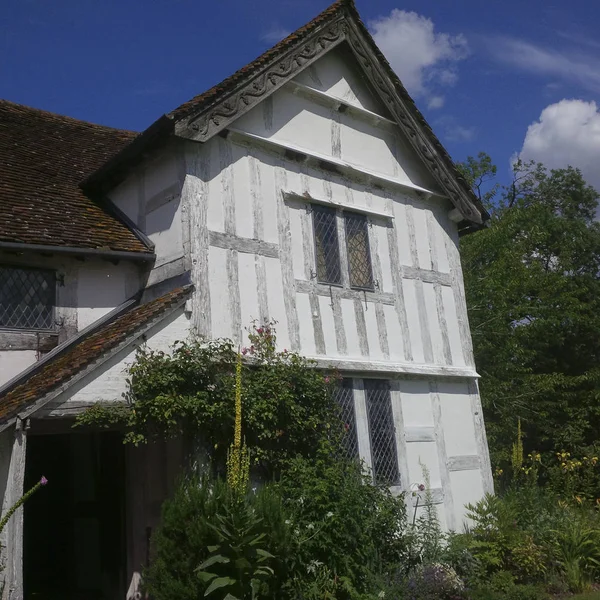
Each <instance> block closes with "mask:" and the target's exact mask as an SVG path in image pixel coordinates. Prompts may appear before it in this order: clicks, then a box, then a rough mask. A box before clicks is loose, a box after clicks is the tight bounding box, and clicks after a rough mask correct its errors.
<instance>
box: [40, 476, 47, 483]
mask: <svg viewBox="0 0 600 600" xmlns="http://www.w3.org/2000/svg"><path fill="white" fill-rule="evenodd" d="M40 483H41V484H42V485H46V484H47V483H48V480H47V479H46V478H45V477H44V476H43V475H42V478H41V479H40Z"/></svg>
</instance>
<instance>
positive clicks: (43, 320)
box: [0, 266, 56, 329]
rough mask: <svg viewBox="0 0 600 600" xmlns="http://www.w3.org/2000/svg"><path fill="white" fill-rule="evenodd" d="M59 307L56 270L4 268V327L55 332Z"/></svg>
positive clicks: (0, 323) (0, 315)
mask: <svg viewBox="0 0 600 600" xmlns="http://www.w3.org/2000/svg"><path fill="white" fill-rule="evenodd" d="M55 304H56V276H55V274H54V272H53V271H45V270H41V269H25V268H16V267H7V266H0V327H7V328H12V329H52V328H53V326H54V305H55Z"/></svg>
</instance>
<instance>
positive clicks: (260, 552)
mask: <svg viewBox="0 0 600 600" xmlns="http://www.w3.org/2000/svg"><path fill="white" fill-rule="evenodd" d="M256 554H258V555H259V556H262V557H264V558H275V557H274V556H273V555H272V554H271V553H270V552H267V551H266V550H263V549H262V548H257V549H256Z"/></svg>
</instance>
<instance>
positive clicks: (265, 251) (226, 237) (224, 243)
mask: <svg viewBox="0 0 600 600" xmlns="http://www.w3.org/2000/svg"><path fill="white" fill-rule="evenodd" d="M208 240H209V244H210V245H211V246H216V247H217V248H223V249H225V250H235V251H236V252H243V253H245V254H258V255H259V256H266V257H268V258H279V245H278V244H273V243H271V242H264V241H262V240H253V239H250V238H244V237H239V236H237V235H232V234H230V233H221V232H220V231H209V232H208Z"/></svg>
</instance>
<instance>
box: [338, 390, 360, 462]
mask: <svg viewBox="0 0 600 600" xmlns="http://www.w3.org/2000/svg"><path fill="white" fill-rule="evenodd" d="M334 397H335V400H336V402H337V405H338V407H339V411H340V418H341V421H342V424H343V427H344V433H343V435H344V437H343V444H344V451H345V455H346V457H347V458H358V437H357V435H356V412H355V410H354V389H353V387H352V379H343V380H342V383H341V384H340V386H339V387H337V388H336V389H335V392H334Z"/></svg>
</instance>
